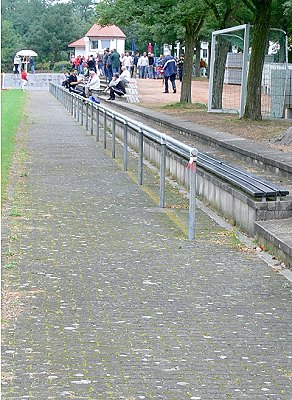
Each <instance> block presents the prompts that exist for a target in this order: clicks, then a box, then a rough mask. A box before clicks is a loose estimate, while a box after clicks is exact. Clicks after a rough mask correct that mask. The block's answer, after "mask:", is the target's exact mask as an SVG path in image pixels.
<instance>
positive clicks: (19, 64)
mask: <svg viewBox="0 0 292 400" xmlns="http://www.w3.org/2000/svg"><path fill="white" fill-rule="evenodd" d="M27 66H29V69H30V71H31V73H32V74H34V73H35V61H34V59H33V57H22V58H21V57H20V56H19V55H17V54H16V55H15V57H14V60H13V73H14V74H20V73H21V72H22V70H27Z"/></svg>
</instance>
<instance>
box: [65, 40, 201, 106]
mask: <svg viewBox="0 0 292 400" xmlns="http://www.w3.org/2000/svg"><path fill="white" fill-rule="evenodd" d="M70 62H71V66H72V70H76V73H77V72H78V73H79V74H80V75H84V76H85V77H86V76H90V82H91V79H92V73H91V72H90V71H94V73H95V75H96V76H97V79H98V82H99V83H97V80H94V81H95V86H96V85H99V87H100V81H99V78H100V76H104V77H105V78H106V81H107V82H108V89H110V98H109V99H108V100H113V99H114V98H115V89H117V88H116V86H121V88H119V90H118V92H117V93H116V94H119V95H123V94H125V89H124V86H127V84H128V83H129V81H130V79H131V78H136V77H137V76H138V77H139V78H140V79H146V78H149V79H155V78H163V79H164V93H169V90H170V85H169V82H170V84H171V88H172V90H173V93H176V91H177V89H176V78H177V77H178V79H179V80H180V82H182V80H183V69H184V56H183V55H180V57H179V58H178V59H177V58H174V57H173V56H172V55H171V53H170V51H166V52H165V53H164V55H162V54H161V55H160V57H157V58H156V57H154V54H153V53H150V52H148V53H147V52H144V53H143V54H142V55H140V54H139V53H138V52H136V54H135V55H130V54H129V52H126V53H122V54H121V55H120V54H119V53H118V52H117V50H116V49H113V50H111V51H110V50H109V49H108V48H107V49H105V50H104V53H103V54H97V55H96V57H94V56H93V55H90V56H88V58H87V59H85V57H84V56H78V57H76V58H75V57H71V60H70ZM205 71H206V63H205V62H204V61H203V60H202V59H201V62H200V72H201V76H205ZM71 75H72V74H71ZM74 79H75V78H74ZM72 86H75V81H74V83H73V84H72ZM70 89H71V90H73V87H72V88H70Z"/></svg>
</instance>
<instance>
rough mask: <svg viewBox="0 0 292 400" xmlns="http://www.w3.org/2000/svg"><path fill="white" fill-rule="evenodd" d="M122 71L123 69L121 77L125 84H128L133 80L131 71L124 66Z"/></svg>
mask: <svg viewBox="0 0 292 400" xmlns="http://www.w3.org/2000/svg"><path fill="white" fill-rule="evenodd" d="M121 71H122V73H121V75H120V79H121V81H122V82H123V83H124V85H125V86H128V84H129V82H130V80H131V74H130V71H128V70H127V68H126V67H122V68H121Z"/></svg>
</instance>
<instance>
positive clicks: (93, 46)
mask: <svg viewBox="0 0 292 400" xmlns="http://www.w3.org/2000/svg"><path fill="white" fill-rule="evenodd" d="M91 48H92V49H98V40H91Z"/></svg>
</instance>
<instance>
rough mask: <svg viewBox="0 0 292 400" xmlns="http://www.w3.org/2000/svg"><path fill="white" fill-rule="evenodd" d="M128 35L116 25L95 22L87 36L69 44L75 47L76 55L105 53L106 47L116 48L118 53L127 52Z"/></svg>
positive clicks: (70, 46) (72, 47)
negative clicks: (126, 41)
mask: <svg viewBox="0 0 292 400" xmlns="http://www.w3.org/2000/svg"><path fill="white" fill-rule="evenodd" d="M125 40H126V35H125V34H124V32H122V30H121V29H120V28H119V27H118V26H116V25H107V26H101V25H98V24H94V25H93V26H92V27H91V28H90V29H89V31H88V32H87V33H86V34H85V36H84V37H83V38H81V39H78V40H76V41H75V42H72V43H70V44H68V47H69V48H71V49H73V51H74V54H75V57H76V56H78V55H81V56H83V55H84V56H85V57H87V56H89V55H90V54H93V55H95V54H96V53H103V51H104V49H106V48H109V49H110V50H113V49H116V50H117V52H118V53H120V54H121V53H124V52H125Z"/></svg>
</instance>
